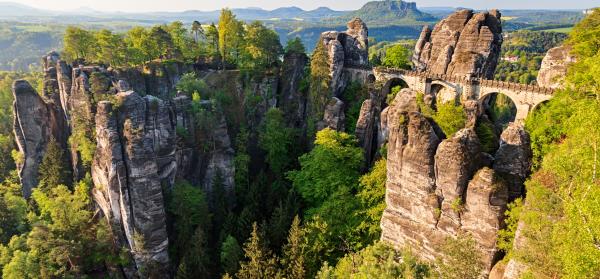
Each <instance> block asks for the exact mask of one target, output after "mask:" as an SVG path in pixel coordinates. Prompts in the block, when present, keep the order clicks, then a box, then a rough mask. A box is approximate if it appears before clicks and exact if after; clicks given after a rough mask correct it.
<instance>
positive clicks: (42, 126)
mask: <svg viewBox="0 0 600 279" xmlns="http://www.w3.org/2000/svg"><path fill="white" fill-rule="evenodd" d="M12 90H13V96H14V99H15V101H14V103H13V112H14V134H15V140H16V142H17V147H18V150H19V152H20V154H21V155H22V159H21V160H20V162H17V167H18V169H19V177H20V178H21V184H22V187H23V195H24V196H25V197H29V196H30V195H31V191H32V189H33V188H35V187H37V185H38V182H39V181H38V168H39V165H40V163H41V162H42V158H43V157H44V153H45V151H46V146H47V144H48V142H49V140H50V138H51V137H54V139H56V141H57V143H59V144H60V145H61V146H63V147H65V145H66V139H65V136H64V133H65V131H66V130H67V127H66V123H65V121H64V118H63V117H62V114H60V112H62V109H60V103H55V102H54V100H55V98H52V99H47V98H43V97H41V96H40V95H38V93H37V92H36V91H35V89H33V87H31V85H30V84H29V83H28V82H27V81H24V80H17V81H15V83H14V84H13V88H12Z"/></svg>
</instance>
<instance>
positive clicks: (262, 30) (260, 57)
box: [239, 21, 283, 71]
mask: <svg viewBox="0 0 600 279" xmlns="http://www.w3.org/2000/svg"><path fill="white" fill-rule="evenodd" d="M244 43H245V48H244V50H243V53H244V55H243V57H244V58H245V59H242V60H241V61H239V64H240V65H241V67H243V68H247V69H251V70H253V71H260V70H264V69H267V68H268V67H271V66H273V65H274V64H275V63H276V62H278V61H279V56H280V55H281V54H282V53H283V47H282V46H281V43H280V42H279V35H277V33H276V32H275V31H273V30H271V29H269V28H267V27H265V26H264V25H263V24H262V23H261V22H260V21H254V22H252V23H251V24H249V25H248V26H246V32H245V37H244Z"/></svg>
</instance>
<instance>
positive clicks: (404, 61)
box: [382, 44, 410, 69]
mask: <svg viewBox="0 0 600 279" xmlns="http://www.w3.org/2000/svg"><path fill="white" fill-rule="evenodd" d="M382 65H383V66H386V67H392V68H399V69H409V68H410V52H409V51H408V49H406V48H405V47H404V46H403V45H401V44H397V45H394V46H392V47H389V48H387V49H386V51H385V57H384V58H383V61H382Z"/></svg>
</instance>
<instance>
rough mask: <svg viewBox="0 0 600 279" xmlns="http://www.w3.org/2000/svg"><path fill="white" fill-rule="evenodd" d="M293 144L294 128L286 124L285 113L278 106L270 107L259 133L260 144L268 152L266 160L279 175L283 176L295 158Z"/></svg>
mask: <svg viewBox="0 0 600 279" xmlns="http://www.w3.org/2000/svg"><path fill="white" fill-rule="evenodd" d="M293 144H294V130H293V129H292V128H288V127H287V126H286V124H285V119H284V117H283V113H282V112H281V111H280V110H279V109H277V108H271V109H269V111H267V114H266V115H265V120H264V128H263V129H261V132H260V134H259V146H260V147H261V148H262V149H263V150H265V151H266V152H267V154H266V162H267V163H268V164H269V168H270V169H271V171H273V173H274V174H275V175H276V176H278V177H282V176H283V174H284V171H285V170H286V169H287V168H288V167H289V165H290V163H291V162H292V160H293V158H292V156H293V153H292V152H291V151H292V150H293V148H294V146H293Z"/></svg>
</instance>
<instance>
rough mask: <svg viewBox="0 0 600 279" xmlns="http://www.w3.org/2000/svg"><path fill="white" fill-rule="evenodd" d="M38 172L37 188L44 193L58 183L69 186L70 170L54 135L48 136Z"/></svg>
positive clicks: (48, 191)
mask: <svg viewBox="0 0 600 279" xmlns="http://www.w3.org/2000/svg"><path fill="white" fill-rule="evenodd" d="M38 173H39V179H40V183H39V184H38V188H39V189H41V190H42V191H44V192H45V193H50V189H52V188H54V187H56V186H58V185H65V186H69V184H70V183H69V180H70V179H69V177H70V174H71V172H70V171H69V168H68V164H67V162H66V160H65V156H64V152H63V150H62V149H61V147H60V146H59V145H58V143H57V142H56V140H55V139H54V137H50V141H49V142H48V145H47V146H46V153H45V154H44V157H43V158H42V163H41V164H40V167H39V169H38Z"/></svg>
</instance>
